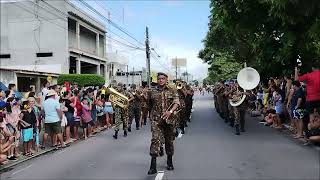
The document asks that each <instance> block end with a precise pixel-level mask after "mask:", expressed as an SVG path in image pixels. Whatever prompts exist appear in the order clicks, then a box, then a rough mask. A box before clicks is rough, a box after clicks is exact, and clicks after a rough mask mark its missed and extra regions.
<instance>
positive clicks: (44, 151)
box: [0, 128, 113, 173]
mask: <svg viewBox="0 0 320 180" xmlns="http://www.w3.org/2000/svg"><path fill="white" fill-rule="evenodd" d="M112 129H113V128H112ZM102 132H104V131H103V130H102V131H100V132H97V133H95V134H96V135H98V134H100V133H102ZM83 141H85V139H79V140H78V141H75V142H72V143H71V144H70V147H71V146H72V145H74V144H78V143H80V142H83ZM54 151H59V150H56V149H55V148H51V147H49V148H46V150H43V151H42V152H40V153H38V154H35V155H33V156H31V157H27V158H23V159H21V160H20V159H19V160H17V161H14V162H12V163H9V164H6V165H3V166H1V167H0V172H1V173H3V172H6V171H10V170H11V169H10V168H13V167H14V166H17V165H19V164H22V163H24V162H26V161H29V160H31V159H34V158H37V157H39V156H42V155H45V154H48V153H50V152H54Z"/></svg>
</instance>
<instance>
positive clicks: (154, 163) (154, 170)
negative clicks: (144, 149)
mask: <svg viewBox="0 0 320 180" xmlns="http://www.w3.org/2000/svg"><path fill="white" fill-rule="evenodd" d="M156 173H157V157H151V165H150V169H149V171H148V175H151V174H156Z"/></svg>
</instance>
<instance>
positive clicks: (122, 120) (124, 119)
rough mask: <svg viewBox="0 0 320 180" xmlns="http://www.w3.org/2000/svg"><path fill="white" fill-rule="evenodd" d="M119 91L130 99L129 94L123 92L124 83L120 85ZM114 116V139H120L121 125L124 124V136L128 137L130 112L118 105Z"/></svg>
mask: <svg viewBox="0 0 320 180" xmlns="http://www.w3.org/2000/svg"><path fill="white" fill-rule="evenodd" d="M116 89H117V91H118V92H119V93H121V94H123V95H125V96H127V97H128V94H127V93H126V92H125V91H124V90H123V85H122V83H118V86H117V88H116ZM114 116H115V124H116V126H115V129H114V131H115V134H114V135H113V138H114V139H117V138H118V132H119V129H120V125H121V124H122V127H123V134H124V136H125V137H126V136H127V128H128V110H127V109H123V108H121V107H119V106H118V105H115V107H114Z"/></svg>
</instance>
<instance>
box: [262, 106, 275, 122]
mask: <svg viewBox="0 0 320 180" xmlns="http://www.w3.org/2000/svg"><path fill="white" fill-rule="evenodd" d="M276 116H277V113H276V111H275V110H274V109H270V110H268V111H267V112H266V116H265V118H264V120H265V121H266V124H265V125H266V126H272V125H273V123H274V121H275V119H276Z"/></svg>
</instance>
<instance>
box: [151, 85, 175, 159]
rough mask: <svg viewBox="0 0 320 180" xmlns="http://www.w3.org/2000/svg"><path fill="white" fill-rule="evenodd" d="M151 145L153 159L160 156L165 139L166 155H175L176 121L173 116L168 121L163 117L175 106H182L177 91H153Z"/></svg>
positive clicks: (165, 88) (168, 89)
mask: <svg viewBox="0 0 320 180" xmlns="http://www.w3.org/2000/svg"><path fill="white" fill-rule="evenodd" d="M150 101H151V132H152V138H151V145H150V155H151V156H152V157H157V156H159V153H160V146H161V142H162V141H163V140H162V138H163V139H164V144H165V150H166V154H167V155H169V156H172V155H173V153H174V147H173V141H174V135H175V134H174V127H175V119H174V117H172V116H173V114H172V115H171V118H169V120H168V121H166V120H165V119H163V118H162V117H161V116H162V114H163V112H165V111H166V110H167V108H169V106H170V105H171V104H172V103H174V104H178V105H179V104H180V102H179V97H178V94H177V92H176V90H175V89H173V88H171V87H168V86H165V87H164V88H163V89H160V88H156V89H153V90H151V93H150Z"/></svg>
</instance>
